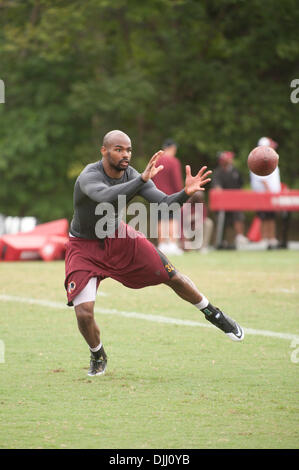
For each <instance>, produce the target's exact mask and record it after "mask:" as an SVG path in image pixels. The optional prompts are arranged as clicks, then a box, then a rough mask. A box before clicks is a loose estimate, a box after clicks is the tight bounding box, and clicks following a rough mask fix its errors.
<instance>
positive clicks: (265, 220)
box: [249, 137, 281, 248]
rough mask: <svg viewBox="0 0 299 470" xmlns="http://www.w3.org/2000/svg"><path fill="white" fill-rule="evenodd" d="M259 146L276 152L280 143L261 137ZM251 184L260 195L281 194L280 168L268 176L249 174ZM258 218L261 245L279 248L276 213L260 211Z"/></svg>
mask: <svg viewBox="0 0 299 470" xmlns="http://www.w3.org/2000/svg"><path fill="white" fill-rule="evenodd" d="M257 145H258V146H260V145H265V146H267V147H271V148H273V149H274V150H276V149H277V147H278V143H277V142H275V141H274V140H272V139H270V138H269V137H261V138H260V139H259V141H258V143H257ZM249 174H250V184H251V189H252V190H253V191H256V192H259V193H265V192H270V193H280V191H281V182H280V171H279V168H278V166H277V167H276V169H275V170H274V171H273V173H271V174H270V175H268V176H258V175H255V174H254V173H252V171H250V172H249ZM257 216H258V217H259V218H260V219H261V234H262V240H261V243H264V244H265V248H277V247H278V245H279V242H278V240H277V238H276V213H275V212H270V211H259V212H257Z"/></svg>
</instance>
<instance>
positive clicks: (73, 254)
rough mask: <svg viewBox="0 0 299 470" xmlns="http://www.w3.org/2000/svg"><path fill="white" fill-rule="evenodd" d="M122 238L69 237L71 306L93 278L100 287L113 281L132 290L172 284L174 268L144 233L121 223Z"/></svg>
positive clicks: (67, 256) (67, 263)
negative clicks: (89, 238)
mask: <svg viewBox="0 0 299 470" xmlns="http://www.w3.org/2000/svg"><path fill="white" fill-rule="evenodd" d="M121 228H122V235H123V238H119V237H117V236H116V238H109V237H107V238H105V240H103V241H101V240H87V239H85V238H77V237H70V238H69V242H68V243H67V245H66V254H65V283H64V286H65V289H66V292H67V298H68V305H70V306H71V305H73V303H72V301H73V299H74V298H75V297H76V296H77V295H78V294H79V293H80V292H81V291H82V289H84V287H85V286H86V284H87V283H88V281H89V280H90V279H91V278H92V277H96V278H97V286H98V285H99V283H100V282H101V280H102V279H105V278H107V277H111V278H112V279H115V280H116V281H119V282H121V283H122V284H123V285H124V286H126V287H130V288H132V289H141V288H142V287H146V286H154V285H157V284H161V283H164V282H167V281H169V279H170V278H171V277H172V276H173V275H174V274H175V268H174V267H173V266H172V264H171V263H170V262H169V261H168V259H167V258H166V256H165V255H163V253H161V252H159V251H158V250H157V249H156V248H155V246H154V245H153V244H152V243H151V242H150V241H149V240H147V238H146V237H145V235H144V234H143V233H141V232H136V230H134V229H133V228H132V227H130V226H129V225H126V224H124V223H122V225H121Z"/></svg>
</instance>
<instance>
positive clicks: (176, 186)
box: [153, 139, 184, 255]
mask: <svg viewBox="0 0 299 470" xmlns="http://www.w3.org/2000/svg"><path fill="white" fill-rule="evenodd" d="M162 148H163V150H164V152H163V154H162V155H161V157H160V158H159V160H158V162H157V164H156V165H157V166H159V165H163V166H164V169H163V170H162V171H161V172H160V173H158V174H157V175H156V176H155V177H154V178H153V182H154V183H155V185H156V186H157V188H158V189H160V191H163V192H164V193H166V194H173V193H176V192H178V191H181V190H182V189H183V188H184V183H183V175H182V166H181V162H180V160H179V159H178V158H177V157H176V153H177V144H176V142H175V141H174V140H172V139H167V140H165V141H164V143H163V146H162ZM179 230H180V226H179V223H178V221H177V220H176V219H175V218H174V217H173V214H172V212H170V213H169V217H166V218H163V216H161V214H159V220H158V248H159V249H160V250H161V251H163V252H164V253H167V254H173V255H181V254H183V250H182V249H181V248H180V237H179ZM165 234H169V235H168V236H165Z"/></svg>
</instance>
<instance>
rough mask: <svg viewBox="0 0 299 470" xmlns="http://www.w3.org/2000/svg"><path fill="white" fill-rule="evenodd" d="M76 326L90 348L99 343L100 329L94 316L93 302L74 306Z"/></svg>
mask: <svg viewBox="0 0 299 470" xmlns="http://www.w3.org/2000/svg"><path fill="white" fill-rule="evenodd" d="M75 312H76V317H77V322H78V328H79V330H80V332H81V334H82V336H83V337H84V339H85V341H86V342H87V344H88V346H89V347H90V348H91V349H94V348H96V347H97V346H98V345H99V344H100V329H99V327H98V325H97V323H96V321H95V318H94V302H84V303H82V304H80V305H77V306H76V307H75Z"/></svg>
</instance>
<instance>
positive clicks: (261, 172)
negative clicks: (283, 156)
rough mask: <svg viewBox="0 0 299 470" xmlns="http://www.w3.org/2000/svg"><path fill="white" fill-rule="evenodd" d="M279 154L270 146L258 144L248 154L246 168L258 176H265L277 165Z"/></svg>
mask: <svg viewBox="0 0 299 470" xmlns="http://www.w3.org/2000/svg"><path fill="white" fill-rule="evenodd" d="M278 159H279V155H278V153H276V152H275V150H274V149H273V148H272V147H266V146H263V145H261V146H259V147H256V148H254V149H253V150H252V151H251V152H250V154H249V155H248V162H247V163H248V168H249V169H250V170H251V171H252V173H254V174H255V175H258V176H267V175H270V174H271V173H273V171H274V170H275V168H276V167H277V165H278Z"/></svg>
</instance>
